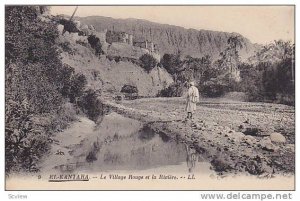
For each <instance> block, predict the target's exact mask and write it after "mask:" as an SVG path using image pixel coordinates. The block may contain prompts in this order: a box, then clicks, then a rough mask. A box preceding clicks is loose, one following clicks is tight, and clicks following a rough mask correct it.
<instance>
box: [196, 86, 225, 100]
mask: <svg viewBox="0 0 300 201" xmlns="http://www.w3.org/2000/svg"><path fill="white" fill-rule="evenodd" d="M225 92H227V90H226V86H224V85H222V84H219V83H214V82H207V83H206V84H204V85H203V86H202V87H201V94H203V96H206V97H210V98H216V97H221V96H223V95H224V94H225Z"/></svg>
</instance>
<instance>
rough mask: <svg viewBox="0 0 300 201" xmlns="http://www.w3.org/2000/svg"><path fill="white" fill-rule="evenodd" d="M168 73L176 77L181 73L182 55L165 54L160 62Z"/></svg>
mask: <svg viewBox="0 0 300 201" xmlns="http://www.w3.org/2000/svg"><path fill="white" fill-rule="evenodd" d="M160 63H161V64H162V65H163V67H164V68H165V69H166V70H167V72H168V73H170V74H171V75H174V74H176V73H178V72H179V68H180V66H181V61H180V55H179V54H177V55H174V54H164V56H163V57H162V59H161V62H160Z"/></svg>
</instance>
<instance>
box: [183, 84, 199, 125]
mask: <svg viewBox="0 0 300 201" xmlns="http://www.w3.org/2000/svg"><path fill="white" fill-rule="evenodd" d="M189 86H190V87H189V90H188V93H187V99H186V107H185V111H186V112H187V119H192V118H193V114H194V113H195V111H196V104H197V103H198V102H199V91H198V89H197V87H195V83H194V82H190V84H189Z"/></svg>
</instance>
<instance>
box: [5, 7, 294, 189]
mask: <svg viewBox="0 0 300 201" xmlns="http://www.w3.org/2000/svg"><path fill="white" fill-rule="evenodd" d="M295 173H296V172H295V6H294V5H148V6H146V5H130V6H129V5H89V6H87V5H68V6H66V5H64V6H62V5H5V190H8V191H17V190H97V191H99V190H295Z"/></svg>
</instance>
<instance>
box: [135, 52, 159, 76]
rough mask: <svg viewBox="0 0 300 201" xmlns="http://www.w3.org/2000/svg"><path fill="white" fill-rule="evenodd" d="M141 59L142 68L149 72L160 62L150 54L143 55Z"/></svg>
mask: <svg viewBox="0 0 300 201" xmlns="http://www.w3.org/2000/svg"><path fill="white" fill-rule="evenodd" d="M139 60H140V61H141V65H142V68H144V69H145V70H146V71H147V72H150V71H151V70H152V69H153V68H154V67H155V66H156V65H157V63H158V62H157V60H156V59H155V58H154V57H153V56H151V55H150V54H144V55H142V56H141V57H140V58H139Z"/></svg>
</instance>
